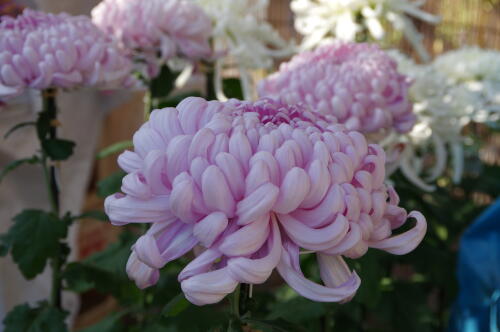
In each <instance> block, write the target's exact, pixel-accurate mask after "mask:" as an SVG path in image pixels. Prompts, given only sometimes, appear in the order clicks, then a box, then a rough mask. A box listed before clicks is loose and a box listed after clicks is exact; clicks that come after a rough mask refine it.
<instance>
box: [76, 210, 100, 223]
mask: <svg viewBox="0 0 500 332" xmlns="http://www.w3.org/2000/svg"><path fill="white" fill-rule="evenodd" d="M86 218H89V219H95V220H100V221H109V218H108V216H107V215H106V213H104V212H103V211H86V212H84V213H82V214H80V215H78V216H73V217H71V219H72V220H78V219H86Z"/></svg>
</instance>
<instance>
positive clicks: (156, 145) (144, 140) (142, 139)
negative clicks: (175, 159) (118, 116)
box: [133, 125, 165, 158]
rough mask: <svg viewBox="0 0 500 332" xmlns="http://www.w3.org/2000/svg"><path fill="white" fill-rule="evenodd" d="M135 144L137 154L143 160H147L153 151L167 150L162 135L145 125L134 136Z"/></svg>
mask: <svg viewBox="0 0 500 332" xmlns="http://www.w3.org/2000/svg"><path fill="white" fill-rule="evenodd" d="M133 142H134V150H135V152H136V153H137V154H139V156H141V157H142V158H145V157H146V155H147V154H148V152H149V151H151V150H163V149H165V144H164V143H163V138H162V137H161V136H160V134H158V133H157V132H156V131H154V130H153V129H150V128H148V127H146V126H145V125H143V126H142V127H141V129H139V130H138V131H137V132H136V133H135V134H134V137H133Z"/></svg>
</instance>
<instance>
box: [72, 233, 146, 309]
mask: <svg viewBox="0 0 500 332" xmlns="http://www.w3.org/2000/svg"><path fill="white" fill-rule="evenodd" d="M136 240H137V237H136V236H135V235H133V234H132V233H130V232H124V233H123V234H122V235H121V236H120V239H119V241H117V242H116V243H113V244H111V245H109V246H108V247H107V248H106V249H105V250H104V251H102V252H98V253H96V254H94V255H91V256H90V257H88V258H87V259H85V260H83V261H81V262H76V263H70V264H68V266H67V267H66V269H65V270H64V272H63V278H64V280H65V281H66V284H67V288H68V289H70V290H72V291H74V292H77V293H82V292H86V291H88V290H91V289H96V290H97V291H99V292H101V293H103V294H111V295H113V296H114V297H116V298H117V299H118V300H119V301H121V302H122V303H124V304H133V303H135V302H137V301H138V299H139V298H140V297H141V291H140V290H139V289H138V288H137V287H136V286H135V284H134V283H133V282H132V281H130V280H129V279H128V277H127V275H126V273H125V265H126V263H127V260H128V257H129V255H130V248H131V246H132V245H133V244H134V243H135V241H136Z"/></svg>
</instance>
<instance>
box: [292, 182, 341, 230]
mask: <svg viewBox="0 0 500 332" xmlns="http://www.w3.org/2000/svg"><path fill="white" fill-rule="evenodd" d="M343 195H344V191H343V189H342V188H341V187H340V186H339V185H338V184H335V185H333V186H331V187H330V188H329V190H328V193H327V195H326V196H325V198H324V199H323V201H321V203H320V204H319V205H317V206H316V207H314V208H312V209H309V210H307V209H298V210H296V211H294V212H292V214H291V215H292V216H293V217H294V218H295V219H297V220H299V221H300V222H302V223H303V224H305V225H307V226H309V227H311V228H318V227H323V226H325V225H327V224H329V223H330V222H331V221H332V220H333V219H334V218H335V217H336V216H337V214H339V213H342V212H343V211H344V209H345V202H344V199H343Z"/></svg>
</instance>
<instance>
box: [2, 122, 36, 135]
mask: <svg viewBox="0 0 500 332" xmlns="http://www.w3.org/2000/svg"><path fill="white" fill-rule="evenodd" d="M29 126H36V122H33V121H28V122H21V123H18V124H17V125H15V126H14V127H12V128H10V129H9V130H8V131H7V132H6V133H5V135H4V136H3V138H8V137H9V136H10V135H12V134H13V133H14V132H15V131H17V130H18V129H21V128H24V127H29Z"/></svg>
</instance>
